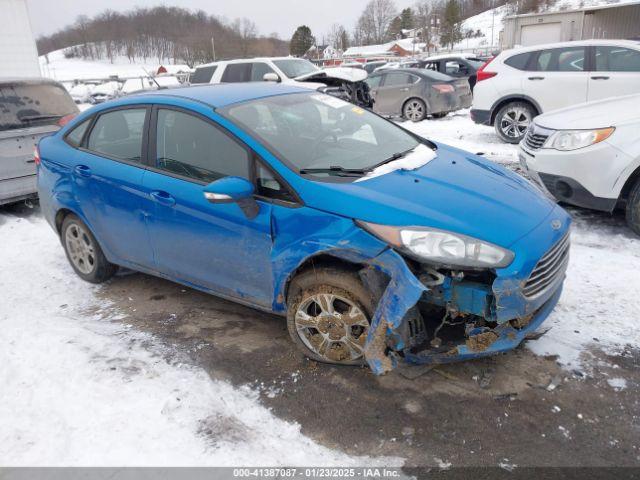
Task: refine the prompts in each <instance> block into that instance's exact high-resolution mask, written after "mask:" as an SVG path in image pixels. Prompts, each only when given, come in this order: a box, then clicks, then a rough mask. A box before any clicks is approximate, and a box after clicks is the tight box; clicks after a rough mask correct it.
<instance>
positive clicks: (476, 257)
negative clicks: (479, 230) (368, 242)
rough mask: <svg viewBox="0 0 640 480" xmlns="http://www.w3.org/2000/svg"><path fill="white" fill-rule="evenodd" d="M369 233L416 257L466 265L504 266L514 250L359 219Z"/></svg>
mask: <svg viewBox="0 0 640 480" xmlns="http://www.w3.org/2000/svg"><path fill="white" fill-rule="evenodd" d="M358 224H359V225H360V226H362V227H363V228H364V229H365V230H367V231H368V232H370V233H372V234H374V235H375V236H376V237H378V238H380V239H381V240H384V241H385V242H387V243H389V244H390V245H392V246H394V247H397V248H399V249H400V250H403V251H405V252H407V253H409V254H410V255H411V256H413V257H416V258H418V259H419V260H426V261H428V262H432V263H436V264H441V265H446V266H452V267H463V268H464V267H466V268H504V267H507V266H509V265H510V264H511V262H512V261H513V258H514V256H515V255H514V254H513V252H511V251H510V250H506V249H504V248H502V247H499V246H497V245H493V244H491V243H487V242H483V241H482V240H478V239H476V238H472V237H468V236H466V235H461V234H459V233H453V232H448V231H445V230H439V229H436V228H428V227H392V226H387V225H378V224H375V223H368V222H358Z"/></svg>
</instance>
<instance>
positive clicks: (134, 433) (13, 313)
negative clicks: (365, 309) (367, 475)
mask: <svg viewBox="0 0 640 480" xmlns="http://www.w3.org/2000/svg"><path fill="white" fill-rule="evenodd" d="M0 231H1V232H2V245H3V248H2V249H0V265H2V269H0V291H2V292H5V293H6V294H7V296H9V295H10V301H8V300H9V298H6V299H5V298H3V300H2V302H1V303H0V331H2V343H3V345H2V348H0V365H2V368H1V369H0V385H2V387H1V388H0V425H1V426H2V427H1V428H0V465H3V466H116V465H117V466H169V465H171V466H193V465H197V466H206V465H211V466H214V465H215V466H233V465H246V466H248V465H252V466H265V465H277V466H284V465H287V466H292V465H310V464H312V465H339V466H346V465H351V466H358V465H366V466H369V465H372V464H373V465H380V466H386V465H395V466H400V465H401V464H402V460H400V459H398V458H373V459H371V458H365V457H350V456H347V455H345V454H343V453H341V452H338V451H334V450H330V449H328V448H325V447H323V446H321V445H318V444H317V443H315V442H314V441H312V440H311V439H309V438H307V437H305V436H304V435H302V434H301V432H300V426H299V425H297V424H294V423H289V422H286V421H283V420H281V419H278V418H277V417H275V416H274V415H273V414H272V413H271V412H270V411H269V410H267V409H266V408H265V407H263V406H262V405H261V404H260V403H259V394H258V392H256V391H255V390H252V389H250V388H248V387H245V388H234V387H233V386H232V385H230V384H229V383H227V382H222V381H218V380H212V379H211V378H210V377H209V375H208V374H207V373H206V372H205V371H204V370H202V369H200V368H196V367H194V366H191V365H189V364H187V363H183V362H182V361H181V360H180V359H177V360H176V359H175V358H176V356H178V355H177V353H176V352H174V351H172V350H170V349H169V348H168V347H164V346H162V345H160V344H159V343H158V342H157V341H156V340H155V339H154V338H153V337H152V336H150V335H146V334H143V333H140V332H136V331H135V330H134V329H132V328H130V327H128V326H126V325H122V324H121V323H120V322H118V321H116V319H118V318H121V314H120V312H118V311H117V310H116V309H115V308H114V307H113V306H112V305H109V304H105V303H103V302H102V303H101V302H100V301H99V300H98V299H97V297H96V295H95V294H96V292H98V291H99V288H100V287H97V286H93V285H90V284H88V283H85V282H83V281H82V280H80V279H79V278H78V277H77V276H76V275H75V274H74V272H73V271H72V269H71V267H70V266H69V265H68V263H67V260H66V258H65V256H64V253H63V250H62V247H61V246H60V242H59V240H58V239H57V238H56V236H55V235H54V233H53V231H52V230H51V227H50V226H49V225H48V224H47V223H46V222H45V221H44V220H43V219H42V218H41V217H38V216H33V217H29V218H26V219H24V218H17V217H14V216H10V215H6V214H0ZM168 358H173V360H168Z"/></svg>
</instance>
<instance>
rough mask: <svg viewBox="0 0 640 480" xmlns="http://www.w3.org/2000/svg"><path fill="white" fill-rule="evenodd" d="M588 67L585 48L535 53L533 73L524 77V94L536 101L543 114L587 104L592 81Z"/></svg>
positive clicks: (566, 48) (556, 49) (529, 72)
mask: <svg viewBox="0 0 640 480" xmlns="http://www.w3.org/2000/svg"><path fill="white" fill-rule="evenodd" d="M586 67H587V55H586V47H565V48H554V49H549V50H541V51H539V52H536V55H535V58H534V59H533V69H532V71H527V72H525V75H524V79H523V84H522V88H523V93H524V94H525V95H527V96H528V97H530V98H532V99H533V100H534V101H536V103H537V104H538V105H539V106H540V107H541V109H542V112H541V113H544V112H548V111H550V110H557V109H559V108H563V107H568V106H571V105H576V104H578V103H584V102H586V101H587V87H588V82H589V72H588V71H586Z"/></svg>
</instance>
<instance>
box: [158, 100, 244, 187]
mask: <svg viewBox="0 0 640 480" xmlns="http://www.w3.org/2000/svg"><path fill="white" fill-rule="evenodd" d="M250 163H251V162H250V156H249V153H248V152H247V150H246V149H245V148H244V147H242V146H241V145H240V144H239V143H238V142H236V141H235V140H233V139H232V138H231V137H229V135H227V134H226V133H225V132H223V131H222V130H221V129H219V128H217V127H215V126H214V125H212V124H211V123H209V122H207V121H205V120H203V119H200V118H198V117H196V116H194V115H190V114H187V113H183V112H179V111H176V110H168V109H159V110H158V126H157V135H156V166H157V168H159V169H161V170H164V171H166V172H170V173H172V174H174V175H179V176H182V177H188V178H192V179H194V180H196V181H200V182H204V183H211V182H213V181H214V180H218V179H219V178H223V177H228V176H236V177H243V178H246V179H249V178H250V176H249V166H250Z"/></svg>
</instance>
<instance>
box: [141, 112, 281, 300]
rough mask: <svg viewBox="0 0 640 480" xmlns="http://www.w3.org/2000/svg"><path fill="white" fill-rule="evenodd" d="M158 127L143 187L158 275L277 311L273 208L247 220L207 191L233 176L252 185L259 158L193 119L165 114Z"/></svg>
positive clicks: (264, 208)
mask: <svg viewBox="0 0 640 480" xmlns="http://www.w3.org/2000/svg"><path fill="white" fill-rule="evenodd" d="M156 125H157V126H156ZM153 128H155V129H156V134H155V141H151V142H150V143H151V145H150V149H151V156H150V162H151V165H150V169H149V171H148V172H147V174H146V176H145V179H144V186H145V190H146V191H147V192H148V195H149V198H150V199H152V201H153V202H154V203H155V206H154V208H153V210H152V214H151V215H150V217H149V232H150V235H151V243H152V246H153V250H154V255H155V260H156V268H157V270H158V271H160V272H162V273H164V274H165V275H167V276H169V277H171V278H173V279H175V280H178V281H181V282H185V283H190V284H193V285H194V286H197V287H201V288H206V289H208V290H211V291H213V292H216V293H220V294H222V295H225V296H228V297H234V298H237V299H240V300H244V301H247V302H249V303H252V304H257V305H261V306H265V307H270V306H271V303H272V292H273V282H272V278H271V259H270V254H271V246H272V239H271V205H270V204H269V203H262V202H260V204H259V205H260V211H259V213H258V215H257V217H255V218H248V217H247V216H246V215H245V213H244V212H243V211H242V209H241V208H240V207H239V206H238V205H237V204H236V203H228V204H212V203H210V202H209V201H208V200H206V199H205V197H204V193H203V189H204V187H205V186H206V185H208V184H209V183H211V182H213V181H215V180H218V179H220V178H223V177H226V176H239V177H244V178H247V179H249V178H250V177H251V175H250V173H249V172H250V171H251V168H252V164H253V159H252V153H251V152H250V151H249V149H248V148H246V147H245V146H244V145H242V144H241V143H239V142H238V141H237V140H236V139H235V138H233V137H232V136H231V135H230V134H229V133H227V132H226V131H224V130H223V129H222V128H221V127H219V126H218V125H217V124H215V123H214V122H213V121H211V120H209V119H207V118H204V117H201V116H199V115H197V114H194V113H193V112H188V111H184V110H177V109H170V108H164V107H159V108H157V110H155V112H154V115H153V120H152V129H153ZM152 138H154V137H153V136H152Z"/></svg>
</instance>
